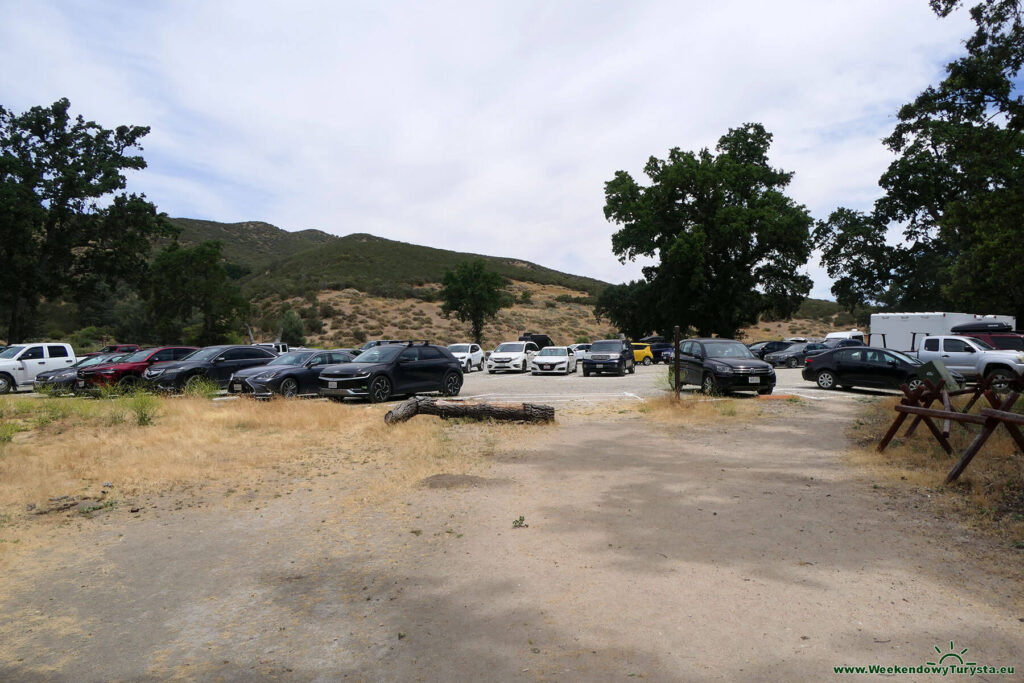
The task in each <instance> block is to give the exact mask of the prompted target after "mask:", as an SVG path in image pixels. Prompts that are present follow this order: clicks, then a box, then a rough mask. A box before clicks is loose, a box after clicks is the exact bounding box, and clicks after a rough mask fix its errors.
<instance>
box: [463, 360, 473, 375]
mask: <svg viewBox="0 0 1024 683" xmlns="http://www.w3.org/2000/svg"><path fill="white" fill-rule="evenodd" d="M462 371H463V372H473V364H472V363H471V362H469V359H468V358H467V359H466V367H465V368H463V369H462Z"/></svg>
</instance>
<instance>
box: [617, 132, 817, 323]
mask: <svg viewBox="0 0 1024 683" xmlns="http://www.w3.org/2000/svg"><path fill="white" fill-rule="evenodd" d="M771 140H772V136H771V134H770V133H768V132H767V131H766V130H765V129H764V128H763V127H762V126H761V125H760V124H756V123H749V124H746V125H744V126H742V127H740V128H735V129H731V130H730V131H729V132H728V133H726V134H725V135H723V136H722V137H721V138H720V139H719V141H718V146H717V148H716V152H717V154H713V153H712V152H710V151H709V150H707V149H703V150H701V151H700V152H697V153H694V152H683V151H680V150H679V149H678V148H674V149H672V150H670V151H669V155H668V158H667V159H664V160H661V159H657V158H655V157H651V158H650V160H649V161H648V162H647V165H646V166H645V168H644V173H645V174H646V175H647V177H648V178H649V179H650V184H649V185H647V186H646V187H645V186H641V185H639V184H638V183H637V182H636V181H635V180H633V178H632V177H631V176H630V175H629V174H628V173H626V172H625V171H618V172H617V173H616V174H615V177H614V178H613V179H612V180H611V181H609V182H608V183H606V184H605V200H606V201H605V208H604V212H605V217H606V218H608V220H610V221H613V222H615V223H617V224H619V225H621V226H622V228H621V229H620V230H619V231H618V232H616V233H615V234H614V235H613V236H612V249H613V251H614V253H615V255H616V256H618V257H619V260H620V261H622V262H625V261H626V260H627V259H629V260H633V259H635V258H637V257H640V256H648V257H652V258H655V259H657V260H658V264H657V265H655V266H650V267H647V268H645V269H644V276H645V278H646V280H647V282H648V283H649V285H650V286H651V287H650V293H651V297H652V301H653V304H654V307H655V310H656V311H657V318H656V323H655V324H653V325H652V326H653V327H654V328H655V329H657V331H660V332H662V333H665V332H666V331H667V330H670V329H672V326H673V325H676V324H678V325H680V327H681V328H683V329H686V328H687V327H693V328H696V330H697V332H698V333H700V334H703V335H708V334H718V335H722V336H734V335H735V334H736V333H737V331H738V329H739V328H740V327H743V326H744V325H749V324H753V323H755V322H757V319H758V316H759V315H760V314H761V313H762V312H764V311H766V310H772V311H775V312H776V314H781V315H790V314H792V313H793V312H794V311H795V310H796V309H797V307H798V306H799V305H800V302H801V300H802V299H803V298H804V297H805V296H806V295H807V293H808V292H809V291H810V288H811V284H812V283H811V280H810V279H809V278H808V277H807V276H805V275H801V274H799V273H798V272H797V271H798V269H799V268H800V267H801V266H802V265H803V264H804V263H806V261H807V259H808V257H809V256H810V252H811V246H810V239H809V230H810V227H811V224H812V220H811V217H810V215H809V214H808V212H807V210H806V209H805V208H804V207H803V206H800V205H798V204H796V203H794V202H793V200H792V199H790V198H789V197H787V196H786V195H785V194H783V190H784V189H785V188H786V186H787V185H789V182H790V180H791V179H792V173H787V172H785V171H782V170H779V169H774V168H772V167H771V166H769V164H768V148H769V146H770V145H771Z"/></svg>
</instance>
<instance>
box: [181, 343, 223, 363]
mask: <svg viewBox="0 0 1024 683" xmlns="http://www.w3.org/2000/svg"><path fill="white" fill-rule="evenodd" d="M223 351H224V347H223V346H208V347H206V348H205V349H199V350H198V351H193V352H192V353H190V354H188V355H187V356H185V357H184V358H182V360H199V361H203V360H213V359H214V358H216V357H217V356H219V355H220V354H221V353H222V352H223Z"/></svg>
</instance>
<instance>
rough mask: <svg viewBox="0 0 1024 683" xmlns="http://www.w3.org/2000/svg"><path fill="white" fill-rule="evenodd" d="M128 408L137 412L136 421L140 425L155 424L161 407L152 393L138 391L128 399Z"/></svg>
mask: <svg viewBox="0 0 1024 683" xmlns="http://www.w3.org/2000/svg"><path fill="white" fill-rule="evenodd" d="M127 404H128V409H129V410H130V411H131V412H132V413H134V414H135V422H136V424H138V425H139V426H140V427H146V426H148V425H151V424H153V420H154V418H156V415H157V413H158V412H159V409H160V402H159V401H158V400H157V398H156V397H155V396H153V395H152V394H147V393H142V392H137V393H134V394H132V395H131V396H129V397H128V399H127Z"/></svg>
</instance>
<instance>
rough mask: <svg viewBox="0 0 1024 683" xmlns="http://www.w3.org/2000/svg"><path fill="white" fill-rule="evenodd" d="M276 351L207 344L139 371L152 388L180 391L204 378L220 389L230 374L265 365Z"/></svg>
mask: <svg viewBox="0 0 1024 683" xmlns="http://www.w3.org/2000/svg"><path fill="white" fill-rule="evenodd" d="M275 358H277V354H276V353H274V352H273V351H268V350H267V349H264V348H262V347H259V346H207V347H206V348H202V349H199V350H198V351H194V352H193V353H191V354H189V355H188V356H185V357H184V358H182V359H181V360H176V361H169V362H167V363H156V364H154V365H151V366H149V368H148V369H147V370H146V371H145V372H144V373H142V379H143V381H145V382H146V383H148V384H149V386H150V387H152V388H154V389H160V390H164V391H181V390H182V389H184V388H185V387H187V386H188V385H189V383H190V382H196V381H199V380H202V379H207V380H210V381H212V382H215V383H216V384H217V386H219V387H220V388H221V389H224V388H226V387H227V385H228V380H229V379H230V378H231V375H233V374H235V373H236V372H238V371H239V370H244V369H245V368H251V367H254V366H256V365H266V364H267V363H269V362H270V361H272V360H274V359H275Z"/></svg>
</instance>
